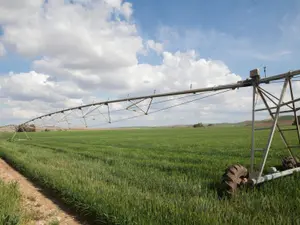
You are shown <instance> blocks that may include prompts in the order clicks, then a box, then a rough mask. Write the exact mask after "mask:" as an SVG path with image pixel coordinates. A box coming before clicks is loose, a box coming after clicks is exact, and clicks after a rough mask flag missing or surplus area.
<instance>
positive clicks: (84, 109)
mask: <svg viewBox="0 0 300 225" xmlns="http://www.w3.org/2000/svg"><path fill="white" fill-rule="evenodd" d="M299 75H300V70H295V71H289V72H287V73H283V74H279V75H274V76H269V77H264V78H261V77H260V74H259V70H258V69H254V70H252V71H250V78H248V79H246V80H242V81H238V82H237V83H233V84H227V85H219V86H214V87H208V88H201V89H190V90H185V91H179V92H169V93H162V94H155V93H154V94H153V95H145V96H138V97H130V98H129V97H128V98H123V99H116V100H108V101H102V102H98V103H92V104H87V105H81V106H78V107H73V108H69V109H64V110H60V111H56V112H52V113H48V114H45V115H42V116H39V117H36V118H33V119H31V120H29V121H26V122H25V123H23V124H20V125H18V129H19V130H20V129H21V131H24V133H25V135H26V137H27V138H29V137H28V135H27V134H26V129H25V128H26V126H27V127H34V126H35V124H37V123H38V122H41V123H42V124H43V125H44V127H46V124H45V123H46V122H45V120H47V118H48V119H49V118H50V119H51V120H52V121H53V120H54V121H55V123H56V124H59V123H65V124H67V125H68V127H69V125H70V122H69V120H70V119H71V114H72V113H74V112H76V115H77V116H78V113H79V114H80V115H79V116H78V117H79V118H80V119H81V122H82V123H83V125H84V126H85V127H88V122H87V120H88V117H89V116H91V115H92V114H93V113H94V112H98V116H99V115H100V114H101V115H102V116H103V117H104V118H105V119H106V123H112V122H118V121H122V120H127V119H132V118H135V117H139V116H143V115H149V114H152V113H156V112H159V111H162V110H165V109H169V108H172V107H175V106H179V105H183V104H187V103H190V102H194V101H197V100H201V99H204V98H208V97H212V96H214V95H217V94H223V93H224V92H227V91H230V90H235V89H239V88H243V87H252V88H253V101H252V102H253V104H252V142H251V151H250V168H248V169H247V168H246V167H244V166H242V165H240V164H235V165H232V166H230V167H228V168H227V169H226V170H225V173H224V174H223V176H222V179H221V185H220V187H221V189H222V190H223V191H224V193H227V194H229V195H232V194H234V193H235V191H236V190H237V189H238V188H239V187H240V186H244V185H248V184H249V185H251V186H253V185H257V184H260V183H263V182H265V181H268V180H272V179H276V178H279V177H283V176H287V175H290V174H293V173H294V172H300V163H299V159H298V158H297V157H296V155H295V153H294V152H293V149H296V148H300V132H299V121H298V116H297V112H298V111H299V109H300V107H297V105H296V104H297V102H299V101H300V98H295V96H294V92H293V81H299V80H296V78H300V76H299ZM271 83H280V84H278V85H279V86H278V87H279V88H278V87H277V88H276V94H280V95H279V97H277V96H276V94H274V93H273V94H272V93H271V92H270V91H267V90H266V89H264V88H262V86H263V85H267V84H271ZM282 83H283V86H282V87H281V88H280V86H281V84H282ZM287 88H288V89H289V91H287ZM207 92H210V94H207V95H204V93H207ZM286 92H289V94H288V95H286ZM180 95H183V97H182V96H181V97H177V98H174V97H175V96H180ZM199 95H201V96H200V97H196V96H199ZM287 96H289V99H290V100H288V101H284V98H286V97H287ZM163 97H168V98H169V99H167V100H163V101H158V102H155V101H154V100H156V99H159V98H163ZM186 97H193V99H192V100H188V101H187V100H186V101H185V102H181V103H177V104H175V105H167V106H166V103H167V102H170V101H174V100H176V101H179V100H182V99H184V98H186ZM195 97H196V98H195ZM258 99H260V100H261V101H262V104H261V105H263V107H262V108H256V106H257V101H258ZM146 101H148V102H147V103H146ZM128 102H129V105H128V106H127V107H126V108H123V109H116V110H112V109H110V105H112V104H115V103H125V104H128ZM145 103H146V104H145ZM161 103H164V107H165V108H160V109H158V110H154V111H151V110H152V109H153V108H152V105H155V104H161ZM141 104H144V105H143V106H144V108H143V107H142V105H141ZM101 107H102V108H101ZM103 107H104V109H105V108H106V109H105V111H106V112H105V113H104V112H103V111H101V110H100V108H101V109H103ZM285 108H287V110H285ZM122 110H125V111H129V110H133V111H138V112H140V113H142V114H141V115H135V116H132V117H128V118H121V119H118V120H112V118H111V114H112V113H113V112H119V111H122ZM262 111H264V112H267V113H268V114H269V115H270V117H271V119H272V120H271V125H270V126H269V127H259V128H257V127H256V123H255V118H256V117H255V114H256V113H258V112H262ZM282 113H291V114H292V115H293V117H294V120H295V123H294V125H295V126H293V127H292V128H291V127H289V128H282V127H281V125H280V124H279V123H278V121H279V115H280V114H282ZM58 116H59V118H57V117H58ZM92 117H93V119H94V116H92ZM69 128H70V127H69ZM260 130H269V136H268V139H267V140H265V141H266V144H265V146H264V147H263V148H257V147H256V144H255V136H256V135H255V133H256V132H258V131H260ZM276 130H277V131H278V132H279V134H280V137H281V139H282V141H283V143H284V145H285V149H286V150H287V152H288V153H289V156H287V157H285V158H283V160H282V171H277V169H276V168H275V167H272V168H271V172H270V173H265V165H266V162H267V159H268V155H269V152H270V149H271V144H272V141H273V138H274V134H275V131H276ZM291 131H295V132H296V135H297V139H298V141H297V142H298V143H297V145H291V144H289V143H288V141H287V138H286V136H285V132H291ZM16 133H17V132H15V133H14V135H13V137H12V138H11V140H15V136H16ZM286 150H285V151H286ZM257 152H261V157H262V158H261V160H260V163H258V164H257V163H256V159H257V155H256V153H257Z"/></svg>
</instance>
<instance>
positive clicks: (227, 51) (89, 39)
mask: <svg viewBox="0 0 300 225" xmlns="http://www.w3.org/2000/svg"><path fill="white" fill-rule="evenodd" d="M299 50H300V1H298V0H290V1H281V0H264V1H258V0H247V1H236V0H228V1H216V0H212V1H202V0H186V1H174V0H151V1H150V0H144V1H141V0H128V1H121V0H72V1H71V0H26V1H20V0H0V125H5V124H9V123H18V122H24V121H26V120H28V119H30V118H32V117H35V116H38V115H42V114H44V113H49V112H52V111H55V110H60V109H63V108H68V107H73V106H77V105H81V104H87V103H91V102H93V101H101V100H107V99H108V98H109V99H115V98H121V97H126V96H128V95H129V96H135V95H140V94H151V93H153V90H156V93H162V92H166V91H175V90H184V89H189V88H190V84H192V87H193V88H201V87H207V86H213V85H218V84H226V83H233V82H237V81H239V80H241V79H245V78H247V77H248V75H249V71H250V70H251V69H253V68H260V69H261V70H262V68H263V66H267V75H274V74H277V73H282V72H286V71H289V70H295V69H299V67H300V64H299V58H300V51H299ZM298 83H299V82H298ZM295 85H296V87H295V88H296V89H297V90H299V89H300V86H299V84H295ZM297 85H298V86H297ZM297 87H298V88H297ZM277 89H278V88H277V87H275V88H274V89H273V90H277ZM297 90H296V91H297ZM275 93H276V92H275ZM278 95H279V93H278ZM174 102H175V103H176V101H174ZM174 102H173V103H174ZM165 106H166V105H165ZM122 107H123V106H121V105H118V104H116V105H114V106H112V108H113V109H114V108H115V109H118V108H122ZM250 109H251V90H248V89H245V90H235V91H232V92H227V93H226V94H224V95H220V96H215V97H213V98H210V99H209V100H208V99H206V100H204V101H199V102H197V103H192V104H188V105H184V106H181V107H178V108H176V109H175V108H174V109H172V110H168V111H165V112H160V113H157V114H152V115H149V116H146V117H141V118H137V119H134V120H128V121H124V122H121V123H119V124H117V123H116V124H114V123H113V124H112V125H110V126H130V125H138V124H141V125H165V124H183V123H196V122H237V121H241V120H249V119H250V118H251V112H250ZM103 110H106V109H103ZM130 113H131V115H135V114H134V112H130ZM95 116H96V115H95ZM122 116H124V115H122ZM116 118H119V117H116ZM94 119H95V118H94ZM98 119H99V118H96V120H98ZM102 119H103V118H102ZM104 122H105V121H104ZM94 123H96V122H94ZM99 124H100V119H99Z"/></svg>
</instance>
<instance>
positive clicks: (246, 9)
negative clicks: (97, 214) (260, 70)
mask: <svg viewBox="0 0 300 225" xmlns="http://www.w3.org/2000/svg"><path fill="white" fill-rule="evenodd" d="M129 2H131V3H132V5H133V10H134V13H133V19H134V23H135V24H136V25H137V27H138V29H139V32H140V33H141V35H142V37H144V38H148V39H154V40H159V41H164V40H166V39H172V37H170V36H166V35H163V34H162V32H161V30H162V29H163V28H168V29H172V30H174V31H176V33H178V34H179V37H177V38H176V39H175V40H174V39H173V40H172V41H171V44H169V45H168V46H167V48H168V49H169V50H173V51H176V50H181V51H184V50H186V49H195V50H197V52H198V53H199V54H200V56H202V57H205V58H212V59H217V60H222V61H223V62H225V63H226V64H227V65H228V66H229V68H230V69H231V70H232V71H233V72H235V73H239V74H245V73H247V71H249V70H250V69H251V68H254V67H261V66H262V65H267V68H268V72H269V73H273V72H274V73H276V72H280V70H282V69H283V70H286V69H294V68H296V66H297V61H296V60H295V58H297V57H298V58H299V54H298V53H295V52H293V50H295V49H292V48H293V46H289V44H287V43H286V44H284V43H283V44H282V43H280V42H283V41H282V30H280V24H284V23H287V25H290V22H289V21H290V20H291V21H292V20H293V19H295V17H297V15H299V14H300V1H298V0H289V1H281V0H274V1H271V0H264V1H258V0H249V1H238V0H229V1H216V0H212V1H202V0H186V1H172V0H163V1H160V0H151V1H141V0H129ZM285 19H286V20H287V21H284V20H285ZM210 32H215V34H214V35H215V36H218V35H219V34H221V33H222V34H225V35H226V37H225V38H224V37H223V39H222V37H219V38H218V37H217V38H215V40H214V43H211V44H210V45H208V46H203V45H202V44H201V39H200V38H199V39H198V38H197V37H198V35H202V34H204V35H206V34H207V33H210ZM0 34H1V32H0ZM219 36H221V35H219ZM208 38H209V37H208ZM235 42H239V43H240V42H243V44H241V45H243V46H242V47H245V48H246V50H245V54H244V55H243V56H241V55H240V54H229V53H228V49H229V48H231V49H232V48H235V47H236V48H238V49H239V48H240V47H241V45H239V44H236V43H235ZM182 43H184V44H182ZM278 43H280V44H278ZM249 49H253V50H255V51H256V52H259V54H265V55H266V56H270V55H271V56H272V55H276V54H280V52H285V53H288V54H286V55H285V54H283V56H282V57H278V58H277V59H271V58H272V57H271V56H270V59H265V58H264V57H263V58H261V57H260V58H255V57H249V55H250V54H252V53H249V55H248V56H247V52H246V51H247V50H249ZM241 50H243V49H241ZM160 59H161V58H160V57H159V56H156V55H155V54H150V55H149V56H148V57H143V56H140V62H147V63H151V64H157V63H160ZM278 61H282V62H283V64H280V65H278ZM30 68H31V59H27V58H25V57H22V56H19V55H18V54H16V53H14V52H8V54H6V56H5V57H2V58H0V73H2V74H3V73H7V72H9V71H11V70H13V71H14V72H22V71H28V70H30Z"/></svg>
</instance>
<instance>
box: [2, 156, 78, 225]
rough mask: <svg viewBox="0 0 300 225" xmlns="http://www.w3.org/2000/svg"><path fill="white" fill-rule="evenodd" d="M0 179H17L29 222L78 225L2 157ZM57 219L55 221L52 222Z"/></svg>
mask: <svg viewBox="0 0 300 225" xmlns="http://www.w3.org/2000/svg"><path fill="white" fill-rule="evenodd" d="M0 179H2V180H3V181H4V182H10V181H17V182H18V184H19V189H20V192H21V194H22V198H23V199H22V200H23V201H22V203H23V207H24V209H25V211H26V212H27V213H28V216H29V217H30V219H31V221H30V222H29V223H28V225H30V224H39V225H48V224H52V223H53V224H60V225H79V224H82V223H80V222H78V221H77V220H76V219H75V218H74V216H71V215H70V214H69V213H67V212H65V211H64V210H62V208H61V207H60V206H59V205H57V204H56V203H55V202H54V201H52V200H51V199H49V198H47V197H46V196H45V195H44V194H43V193H42V192H41V191H40V190H39V189H38V188H36V187H35V186H34V185H33V184H32V183H31V182H30V181H28V180H27V179H26V178H25V177H24V176H22V175H21V174H20V173H18V172H17V171H16V170H15V169H13V168H12V167H11V166H10V165H8V164H7V163H6V162H5V161H4V160H3V159H0ZM54 221H57V223H54Z"/></svg>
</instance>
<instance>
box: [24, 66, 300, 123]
mask: <svg viewBox="0 0 300 225" xmlns="http://www.w3.org/2000/svg"><path fill="white" fill-rule="evenodd" d="M299 74H300V70H295V71H289V72H287V73H283V74H279V75H275V76H269V77H265V78H262V79H259V80H258V81H256V82H258V83H257V84H270V83H273V82H274V83H275V82H276V81H279V82H281V81H282V79H283V78H290V79H292V78H297V77H298V76H299ZM250 86H253V79H246V80H242V81H238V82H237V83H232V84H226V85H218V86H213V87H206V88H198V89H190V90H183V91H177V92H167V93H161V94H152V95H144V96H136V97H128V98H121V99H114V100H107V101H101V102H95V103H91V104H86V105H80V106H76V107H72V108H68V109H63V110H59V111H55V112H51V113H47V114H44V115H41V116H38V117H35V118H32V119H30V120H28V121H25V122H24V123H22V124H20V125H26V124H30V123H37V124H39V126H42V127H46V126H50V124H51V125H52V126H54V127H55V126H57V125H60V126H61V125H62V124H64V126H67V127H68V128H70V126H71V121H72V120H74V119H75V118H76V119H77V120H80V121H81V122H80V123H81V126H84V127H93V125H89V123H88V121H91V120H95V119H96V118H99V116H101V117H102V118H103V119H104V120H105V122H104V123H116V122H120V121H124V120H129V119H133V118H136V117H141V116H144V115H150V114H154V113H157V112H160V111H163V110H167V109H170V108H174V107H177V106H181V105H185V104H188V103H191V102H195V101H200V100H202V99H206V98H210V97H213V96H216V95H221V94H224V93H225V92H228V91H230V90H235V89H238V88H244V87H250ZM178 96H180V97H178ZM165 98H167V99H165ZM156 99H163V100H161V101H156V102H154V101H155V100H156ZM174 102H176V104H172V103H174ZM114 103H124V104H127V106H126V107H124V108H120V109H111V108H112V107H110V105H112V104H114ZM153 105H156V106H161V107H158V108H156V109H154V110H151V109H152V107H153ZM162 105H163V106H162ZM122 111H134V112H136V113H139V114H138V115H134V116H129V117H121V118H119V119H116V120H113V119H112V117H111V115H112V114H113V113H121V112H122ZM50 121H51V122H50ZM47 122H48V123H47ZM49 122H50V123H49ZM98 125H102V124H98Z"/></svg>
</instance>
